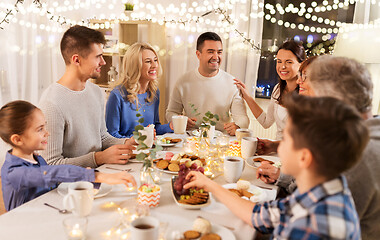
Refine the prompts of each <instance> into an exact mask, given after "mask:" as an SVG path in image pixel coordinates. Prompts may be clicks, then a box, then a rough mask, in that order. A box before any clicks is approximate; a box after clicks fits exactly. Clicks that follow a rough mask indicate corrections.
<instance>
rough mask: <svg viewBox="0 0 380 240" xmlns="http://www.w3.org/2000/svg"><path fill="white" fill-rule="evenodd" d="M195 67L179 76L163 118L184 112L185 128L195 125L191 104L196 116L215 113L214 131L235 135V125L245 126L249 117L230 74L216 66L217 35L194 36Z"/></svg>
mask: <svg viewBox="0 0 380 240" xmlns="http://www.w3.org/2000/svg"><path fill="white" fill-rule="evenodd" d="M196 54H197V57H198V60H199V67H198V69H194V70H193V71H190V72H188V73H186V74H185V75H183V76H182V77H181V78H180V79H179V80H178V81H177V82H176V85H175V87H174V89H173V93H172V95H171V97H170V101H169V106H168V109H167V111H166V118H167V119H168V120H169V121H170V120H171V119H172V116H175V115H181V114H185V115H186V116H188V117H189V119H188V123H187V127H188V128H192V127H194V126H195V124H196V120H202V119H196V116H195V114H196V113H194V111H193V109H192V108H191V106H190V104H194V105H195V108H197V109H198V110H197V111H198V113H200V116H201V117H202V116H204V114H205V113H206V112H207V111H210V112H211V113H213V114H218V115H219V117H220V121H219V122H218V123H217V125H216V129H217V130H221V131H226V132H227V133H228V134H230V135H235V131H236V129H238V128H247V127H248V125H249V119H248V116H247V112H246V108H245V104H244V101H243V100H242V98H241V97H240V95H239V91H238V89H237V88H236V86H235V85H234V81H233V79H234V77H233V76H231V75H230V74H228V73H226V72H225V71H223V70H221V69H219V67H220V64H221V62H222V54H223V46H222V40H221V38H220V37H219V36H218V34H216V33H213V32H205V33H203V34H201V35H200V36H199V37H198V40H197V51H196Z"/></svg>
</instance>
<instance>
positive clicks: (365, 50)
mask: <svg viewBox="0 0 380 240" xmlns="http://www.w3.org/2000/svg"><path fill="white" fill-rule="evenodd" d="M379 18H380V6H379V5H378V4H372V3H371V1H370V0H365V1H358V2H356V7H355V14H354V22H353V24H349V25H347V26H346V28H345V31H344V32H341V33H339V34H338V37H337V41H336V44H335V50H334V55H335V56H345V57H350V58H354V59H356V60H358V61H360V62H362V63H364V64H365V65H366V67H367V68H368V70H369V72H370V73H371V76H372V80H373V83H374V92H373V93H374V95H373V101H372V106H373V108H372V112H373V114H379V113H380V52H379V50H378V49H379V44H380V25H379V23H380V21H379Z"/></svg>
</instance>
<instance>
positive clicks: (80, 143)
mask: <svg viewBox="0 0 380 240" xmlns="http://www.w3.org/2000/svg"><path fill="white" fill-rule="evenodd" d="M39 107H40V108H41V110H42V111H43V113H44V114H45V117H46V121H47V130H48V131H49V132H50V137H49V139H48V144H47V148H46V150H44V151H42V152H41V155H42V156H43V157H44V158H45V160H46V161H47V163H48V164H51V165H57V164H72V165H77V166H82V167H91V168H95V167H97V164H96V162H95V154H94V153H95V152H97V151H102V150H104V149H106V148H108V147H110V146H112V145H114V144H123V143H124V142H125V139H117V138H114V137H112V136H111V135H109V134H108V133H107V130H106V126H105V119H104V97H103V94H102V92H101V90H100V88H99V87H98V86H97V85H95V84H93V83H91V82H89V81H87V83H86V86H85V89H84V90H82V91H72V90H70V89H68V88H66V87H64V86H63V85H61V84H59V83H53V84H52V85H50V86H49V87H48V88H47V89H46V90H45V91H44V93H43V94H42V96H41V99H40V103H39Z"/></svg>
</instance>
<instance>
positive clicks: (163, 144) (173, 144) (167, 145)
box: [157, 138, 183, 147]
mask: <svg viewBox="0 0 380 240" xmlns="http://www.w3.org/2000/svg"><path fill="white" fill-rule="evenodd" d="M176 139H181V141H179V142H176V143H163V142H162V141H161V140H157V145H160V146H163V147H173V146H175V145H177V144H180V143H182V142H183V139H182V138H176Z"/></svg>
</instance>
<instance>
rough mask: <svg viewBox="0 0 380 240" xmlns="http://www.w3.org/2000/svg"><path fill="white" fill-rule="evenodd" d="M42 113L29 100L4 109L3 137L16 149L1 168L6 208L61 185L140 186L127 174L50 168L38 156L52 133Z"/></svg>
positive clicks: (0, 118)
mask: <svg viewBox="0 0 380 240" xmlns="http://www.w3.org/2000/svg"><path fill="white" fill-rule="evenodd" d="M45 127H46V120H45V117H44V115H43V113H42V111H41V110H40V109H39V108H37V107H36V106H34V105H33V104H31V103H29V102H26V101H20V100H19V101H13V102H10V103H8V104H6V105H4V106H3V107H2V108H1V109H0V137H1V138H2V139H3V140H4V141H5V142H6V143H8V144H10V145H11V146H12V149H11V150H9V151H8V152H7V153H6V156H5V162H4V165H3V167H2V168H1V182H2V189H3V198H4V205H5V208H6V209H7V210H8V211H9V210H11V209H13V208H15V207H18V206H20V205H21V204H23V203H25V202H28V201H30V200H32V199H34V198H36V197H38V196H40V195H42V194H44V193H46V192H48V191H50V190H51V189H54V188H55V187H57V184H58V183H60V182H75V181H89V182H104V183H108V184H125V185H126V186H129V185H133V186H135V185H136V182H135V180H134V178H133V176H132V175H130V174H129V173H126V172H119V173H115V174H108V173H101V172H97V171H95V170H94V169H87V168H82V167H78V166H74V165H53V166H50V165H47V163H46V161H45V160H44V159H43V158H42V157H41V156H40V155H38V154H37V153H36V151H38V150H44V149H45V148H46V145H47V140H48V136H49V132H48V131H47V130H46V128H45Z"/></svg>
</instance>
